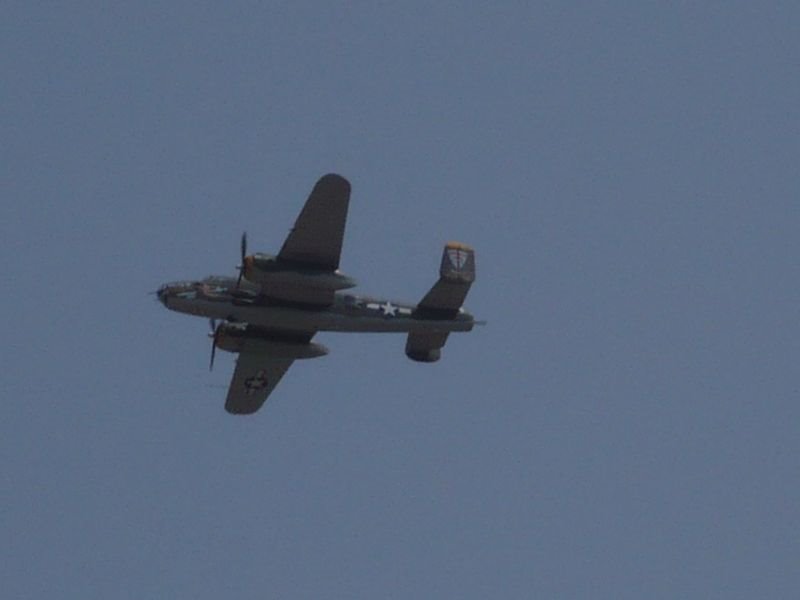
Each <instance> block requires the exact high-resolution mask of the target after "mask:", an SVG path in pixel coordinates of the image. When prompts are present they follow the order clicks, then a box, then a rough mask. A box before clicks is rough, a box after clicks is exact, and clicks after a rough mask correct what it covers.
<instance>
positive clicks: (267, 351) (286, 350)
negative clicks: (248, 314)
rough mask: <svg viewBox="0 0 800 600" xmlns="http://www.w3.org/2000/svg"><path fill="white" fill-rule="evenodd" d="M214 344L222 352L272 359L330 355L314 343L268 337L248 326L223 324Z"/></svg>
mask: <svg viewBox="0 0 800 600" xmlns="http://www.w3.org/2000/svg"><path fill="white" fill-rule="evenodd" d="M214 343H215V344H216V346H217V348H219V349H220V350H225V351H227V352H234V353H239V352H242V351H243V350H245V349H246V350H247V351H248V352H256V353H258V354H263V355H264V356H268V357H271V358H291V359H293V360H302V359H304V358H317V357H320V356H325V355H326V354H328V349H327V348H326V347H325V346H323V345H322V344H316V343H314V342H296V341H292V340H288V339H284V338H281V337H266V336H264V335H261V334H260V332H258V331H252V330H251V331H248V329H247V326H246V325H239V324H237V323H223V324H221V325H220V326H219V328H218V329H217V334H216V335H215V336H214Z"/></svg>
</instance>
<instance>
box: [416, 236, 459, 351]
mask: <svg viewBox="0 0 800 600" xmlns="http://www.w3.org/2000/svg"><path fill="white" fill-rule="evenodd" d="M473 281H475V251H474V250H473V249H472V248H471V247H470V246H467V245H466V244H460V243H458V242H448V243H447V244H446V245H445V247H444V252H443V253H442V263H441V266H440V268H439V281H437V282H436V283H435V284H434V285H433V287H432V288H431V289H430V291H429V292H428V293H427V294H425V297H424V298H423V299H422V301H421V302H420V303H419V304H418V305H417V308H416V310H415V311H414V316H415V317H416V318H418V319H441V320H447V319H455V318H456V317H457V316H458V311H459V309H460V308H461V306H462V305H463V304H464V299H465V298H466V297H467V292H469V288H470V286H471V285H472V282H473ZM447 336H448V334H447V333H440V332H436V333H433V332H431V333H410V334H409V335H408V341H407V342H406V356H408V357H409V358H410V359H412V360H416V361H420V362H436V361H437V360H439V358H440V357H441V354H442V353H441V349H442V347H444V345H445V342H447Z"/></svg>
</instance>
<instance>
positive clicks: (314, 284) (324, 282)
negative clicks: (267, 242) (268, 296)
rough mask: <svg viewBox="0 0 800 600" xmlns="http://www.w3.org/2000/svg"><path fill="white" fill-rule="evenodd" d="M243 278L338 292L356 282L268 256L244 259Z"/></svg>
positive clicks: (346, 277) (349, 278)
mask: <svg viewBox="0 0 800 600" xmlns="http://www.w3.org/2000/svg"><path fill="white" fill-rule="evenodd" d="M244 277H245V279H247V281H251V282H253V283H256V284H259V285H264V286H269V285H286V286H293V287H300V288H310V289H315V290H328V291H333V292H335V291H338V290H346V289H350V288H353V287H355V286H356V285H357V282H356V280H355V279H353V278H352V277H349V276H348V275H345V274H344V273H341V272H339V271H338V270H336V271H321V270H315V269H303V268H302V267H299V268H298V267H297V266H296V265H293V264H291V263H289V264H287V263H286V262H285V261H282V260H280V259H278V258H277V257H275V256H272V255H270V254H253V255H252V256H246V257H245V259H244Z"/></svg>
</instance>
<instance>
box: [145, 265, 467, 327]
mask: <svg viewBox="0 0 800 600" xmlns="http://www.w3.org/2000/svg"><path fill="white" fill-rule="evenodd" d="M257 290H258V288H257V287H255V286H253V285H251V284H249V283H248V282H244V283H243V284H242V285H241V286H240V288H239V289H238V290H237V289H236V280H235V279H234V278H228V277H209V278H207V279H204V280H202V281H186V282H178V283H173V284H167V285H165V286H162V287H161V288H160V289H159V291H158V297H159V299H160V300H161V302H162V303H163V304H164V306H166V307H167V308H168V309H170V310H174V311H176V312H181V313H186V314H190V315H195V316H199V317H206V318H210V319H221V320H226V321H231V322H240V323H249V324H252V325H255V326H258V327H263V328H266V329H270V330H276V331H288V332H291V331H339V332H359V333H370V332H372V333H411V332H420V333H424V332H431V333H433V332H441V333H445V332H456V331H471V330H472V328H473V326H474V324H475V320H474V318H473V317H472V315H470V314H469V313H468V312H466V311H464V310H463V309H462V310H460V311H459V312H458V314H457V315H455V317H454V318H450V319H437V318H430V316H427V315H426V316H424V317H423V316H422V315H420V313H419V311H417V310H416V309H417V307H416V306H415V305H413V304H408V303H404V302H395V301H391V300H383V299H378V298H373V297H369V296H361V295H357V294H352V293H348V292H341V291H340V292H336V293H335V294H334V296H333V298H334V301H333V303H332V304H331V305H329V306H314V305H306V304H300V303H296V302H275V301H270V300H268V299H265V298H263V296H260V295H259V294H258V291H257Z"/></svg>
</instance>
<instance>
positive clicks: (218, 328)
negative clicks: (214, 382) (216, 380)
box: [208, 319, 222, 371]
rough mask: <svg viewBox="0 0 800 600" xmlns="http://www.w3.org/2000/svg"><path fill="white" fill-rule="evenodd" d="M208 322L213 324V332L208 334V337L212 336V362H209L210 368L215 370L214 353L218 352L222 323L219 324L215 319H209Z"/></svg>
mask: <svg viewBox="0 0 800 600" xmlns="http://www.w3.org/2000/svg"><path fill="white" fill-rule="evenodd" d="M208 324H209V325H211V333H209V334H208V337H210V338H211V362H210V363H209V364H208V370H209V371H213V370H214V355H215V354H216V353H217V339H218V338H219V332H220V331H221V330H222V323H220V324H219V325H217V322H216V321H215V320H214V319H209V320H208Z"/></svg>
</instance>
